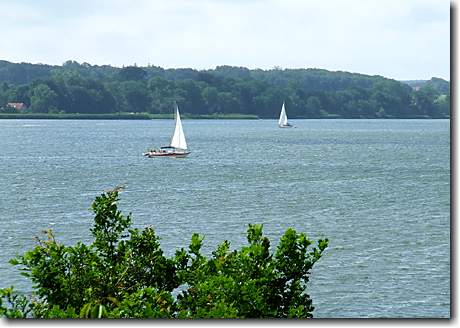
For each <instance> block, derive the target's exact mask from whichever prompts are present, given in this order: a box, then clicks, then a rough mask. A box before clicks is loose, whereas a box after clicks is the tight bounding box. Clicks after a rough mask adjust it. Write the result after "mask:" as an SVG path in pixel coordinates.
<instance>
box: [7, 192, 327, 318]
mask: <svg viewBox="0 0 460 328" xmlns="http://www.w3.org/2000/svg"><path fill="white" fill-rule="evenodd" d="M118 193H119V190H117V189H116V190H112V191H108V192H106V193H103V194H102V195H100V196H98V197H96V200H95V201H94V203H93V205H92V209H93V211H94V214H95V216H94V225H93V228H92V229H91V234H92V236H93V238H94V241H93V242H92V243H91V244H89V245H86V244H83V243H81V242H79V243H77V244H76V245H74V246H65V245H63V244H61V243H59V242H58V241H57V240H56V239H55V236H54V234H53V233H52V231H50V230H48V231H46V239H39V240H38V245H37V246H36V247H35V248H34V249H32V250H30V251H28V252H26V253H25V254H24V255H22V256H19V257H17V258H15V259H13V260H11V263H12V264H14V265H17V266H19V267H20V270H21V271H22V272H23V274H24V275H25V276H27V277H29V278H30V279H31V281H32V282H33V287H34V293H33V295H32V296H26V295H21V294H19V293H17V292H16V291H15V290H14V289H13V288H5V289H0V316H4V317H7V318H23V317H34V318H78V317H79V318H310V317H312V312H313V310H314V307H313V305H312V300H311V298H310V296H309V295H308V294H307V293H306V289H307V283H308V281H309V275H310V273H311V269H312V267H313V265H314V263H316V261H318V260H319V259H320V258H321V256H322V254H323V252H324V250H325V249H326V248H327V245H328V241H327V239H324V240H319V241H318V244H317V246H313V245H312V243H313V242H312V241H311V240H310V239H309V238H308V237H307V236H306V235H305V234H303V233H300V234H298V233H297V232H296V231H295V230H294V229H288V230H287V231H286V232H285V233H284V235H283V236H282V237H281V240H280V242H279V245H278V246H277V248H276V251H275V252H274V253H273V254H272V253H271V252H270V241H269V239H268V238H267V237H265V236H263V233H262V225H257V224H255V225H249V228H248V230H247V239H248V245H247V246H244V247H242V248H241V250H233V251H230V244H229V242H228V241H224V242H223V243H221V244H220V245H219V246H218V247H217V249H216V250H215V251H214V252H213V253H212V256H211V257H210V258H207V257H206V256H204V255H203V254H202V253H201V247H202V243H203V239H204V237H203V236H201V235H199V234H194V235H193V236H192V239H191V243H190V246H189V249H188V250H185V249H183V248H182V249H180V250H177V251H176V253H175V255H174V256H172V257H170V258H168V257H165V256H164V254H163V251H162V250H161V247H160V243H159V238H158V237H157V236H156V234H155V231H154V230H153V228H151V227H148V228H146V229H143V230H139V229H134V228H131V215H128V216H125V215H123V214H122V213H121V212H120V211H119V210H118V207H117V201H118V195H119V194H118ZM173 291H174V292H173Z"/></svg>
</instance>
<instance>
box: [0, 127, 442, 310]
mask: <svg viewBox="0 0 460 328" xmlns="http://www.w3.org/2000/svg"><path fill="white" fill-rule="evenodd" d="M292 123H293V124H294V125H296V128H293V129H279V128H277V126H276V121H275V120H183V126H184V131H185V135H186V137H187V141H188V144H189V146H190V148H191V151H192V153H191V155H189V157H188V158H186V159H171V158H150V159H149V158H144V157H142V156H141V154H142V152H143V151H145V150H146V149H147V148H148V147H150V146H154V145H157V146H159V145H164V144H167V143H168V141H169V138H170V135H171V133H172V129H173V122H172V121H170V120H154V121H103V120H101V121H97V120H95V121H84V120H80V121H78V120H0V149H1V152H0V172H1V173H0V220H1V222H2V229H1V231H0V247H1V250H2V251H1V255H0V276H1V281H2V286H1V287H5V286H8V285H11V284H14V285H16V286H19V287H20V288H22V289H24V290H27V289H28V288H30V285H29V284H28V283H27V282H26V281H25V280H24V278H22V277H21V276H20V275H19V274H18V272H17V271H16V269H14V268H13V267H11V266H10V265H9V264H7V261H8V259H10V258H11V257H13V256H14V255H16V254H19V253H22V252H24V251H25V250H27V249H30V248H31V247H32V246H33V245H34V240H33V236H37V235H39V234H40V231H41V230H43V229H46V228H52V229H54V230H55V232H56V234H57V237H58V239H59V240H61V241H63V242H64V243H65V244H73V243H75V242H77V241H79V240H84V241H90V240H91V237H90V235H89V228H90V227H91V224H92V214H91V212H90V211H89V208H90V205H91V202H92V201H93V200H94V197H95V196H96V195H98V194H100V193H101V192H102V191H103V190H107V189H110V188H113V187H115V186H119V185H123V186H125V191H124V192H123V193H122V194H121V202H120V206H121V208H122V210H123V211H125V212H126V213H128V212H132V214H133V223H134V226H136V227H140V228H142V227H145V226H146V225H152V226H154V228H155V229H156V231H157V233H158V235H159V236H160V237H161V244H162V247H163V248H164V250H165V251H166V253H167V254H172V253H173V252H174V250H175V249H176V248H177V247H186V246H187V245H188V243H189V240H190V237H191V234H192V233H194V232H199V233H202V234H204V235H205V236H206V239H205V249H204V250H205V251H206V252H210V251H211V250H212V249H213V248H214V247H215V246H216V245H217V244H218V243H220V242H221V241H223V240H224V239H227V240H229V241H230V242H231V243H232V246H233V247H238V246H240V245H242V244H243V243H245V242H246V228H247V224H248V223H263V224H264V231H265V233H266V234H267V235H268V236H269V237H270V238H271V239H272V240H273V246H275V244H276V241H277V239H278V238H279V237H280V235H281V234H282V233H283V232H284V231H285V230H286V229H287V228H288V227H294V228H295V229H297V230H298V231H303V232H306V233H307V234H308V235H309V236H310V237H312V238H314V239H317V238H323V237H327V238H329V240H330V247H329V248H328V250H327V254H326V255H325V256H324V257H323V258H322V259H321V260H320V261H319V262H318V263H317V264H316V265H315V267H314V269H313V274H312V279H311V286H310V289H309V293H310V295H311V296H312V298H313V301H314V304H315V306H316V310H315V312H314V315H315V317H333V318H342V317H345V318H347V317H348V318H350V317H353V318H356V317H449V316H450V312H449V308H450V260H449V257H450V252H449V248H450V243H449V238H450V214H449V206H450V199H449V198H450V193H449V189H450V182H449V178H450V168H449V160H450V158H449V148H450V142H449V121H448V120H292Z"/></svg>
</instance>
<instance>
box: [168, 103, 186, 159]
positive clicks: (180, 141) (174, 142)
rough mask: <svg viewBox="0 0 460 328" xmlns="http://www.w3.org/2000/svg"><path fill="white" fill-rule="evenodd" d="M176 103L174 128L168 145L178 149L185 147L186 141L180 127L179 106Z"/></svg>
mask: <svg viewBox="0 0 460 328" xmlns="http://www.w3.org/2000/svg"><path fill="white" fill-rule="evenodd" d="M175 105H176V113H175V114H176V115H175V116H176V126H175V128H174V133H173V135H172V137H171V143H170V146H171V147H174V148H178V149H184V150H185V149H187V141H185V135H184V130H183V129H182V123H181V120H180V115H179V107H177V104H175Z"/></svg>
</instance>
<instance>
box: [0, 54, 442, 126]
mask: <svg viewBox="0 0 460 328" xmlns="http://www.w3.org/2000/svg"><path fill="white" fill-rule="evenodd" d="M174 101H176V102H177V103H178V105H179V107H180V108H181V112H183V113H189V114H196V115H200V114H202V115H203V114H208V115H209V114H214V113H222V114H229V113H235V114H253V115H257V116H258V117H260V118H276V117H277V116H278V115H279V111H280V108H281V104H282V103H283V102H285V103H286V108H287V112H288V115H289V117H290V118H325V117H329V118H334V117H336V118H405V117H411V118H413V117H420V118H448V117H450V82H448V81H445V80H443V79H439V78H432V79H431V80H429V81H412V82H411V81H407V82H402V81H396V80H393V79H388V78H385V77H382V76H370V75H364V74H358V73H349V72H341V71H337V72H332V71H327V70H324V69H313V68H309V69H281V68H279V67H275V68H273V69H270V70H261V69H252V70H251V69H248V68H245V67H234V66H218V67H216V68H215V69H209V70H194V69H190V68H180V69H163V68H161V67H158V66H152V65H149V66H146V67H138V66H136V65H133V66H127V67H122V68H118V67H113V66H109V65H104V66H98V65H90V64H88V63H82V64H80V63H78V62H76V61H67V62H65V63H64V64H63V65H62V66H51V65H43V64H28V63H19V64H15V63H10V62H7V61H0V107H1V110H0V111H1V112H4V113H16V112H18V109H16V108H13V107H12V106H8V105H7V104H8V103H24V104H25V105H26V106H27V109H21V110H20V112H26V113H81V114H102V113H116V112H128V113H151V114H163V113H171V112H172V103H173V102H174Z"/></svg>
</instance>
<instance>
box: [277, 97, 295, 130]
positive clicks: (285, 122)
mask: <svg viewBox="0 0 460 328" xmlns="http://www.w3.org/2000/svg"><path fill="white" fill-rule="evenodd" d="M278 126H279V127H280V128H291V127H292V125H291V124H289V123H288V119H287V115H286V109H285V108H284V102H283V107H281V113H280V119H279V120H278Z"/></svg>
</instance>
